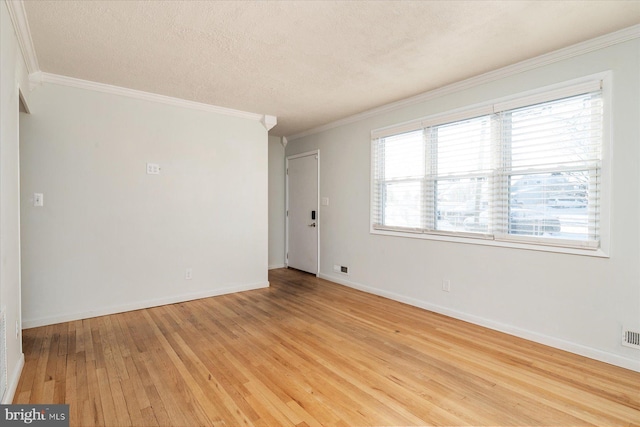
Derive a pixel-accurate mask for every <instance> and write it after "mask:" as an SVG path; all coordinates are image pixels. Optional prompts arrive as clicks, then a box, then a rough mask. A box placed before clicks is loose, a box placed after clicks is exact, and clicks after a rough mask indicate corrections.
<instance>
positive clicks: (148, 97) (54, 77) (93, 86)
mask: <svg viewBox="0 0 640 427" xmlns="http://www.w3.org/2000/svg"><path fill="white" fill-rule="evenodd" d="M29 81H30V83H31V85H32V86H38V85H40V84H42V83H52V84H57V85H62V86H70V87H75V88H79V89H86V90H91V91H95V92H103V93H108V94H112V95H120V96H126V97H128V98H134V99H141V100H144V101H151V102H158V103H161V104H167V105H173V106H175V107H182V108H189V109H192V110H199V111H206V112H209V113H216V114H222V115H226V116H232V117H239V118H242V119H249V120H255V121H258V122H260V123H262V124H263V125H264V126H265V128H267V126H269V125H271V127H273V126H275V125H276V123H277V118H276V117H275V116H269V115H265V114H258V113H249V112H246V111H240V110H234V109H231V108H225V107H218V106H216V105H211V104H204V103H201V102H195V101H187V100H186V99H181V98H173V97H171V96H165V95H159V94H156V93H151V92H144V91H141V90H135V89H128V88H124V87H120V86H113V85H108V84H105V83H97V82H92V81H89V80H81V79H76V78H73V77H66V76H61V75H58V74H50V73H43V72H36V73H33V74H30V75H29ZM268 129H271V128H267V130H268Z"/></svg>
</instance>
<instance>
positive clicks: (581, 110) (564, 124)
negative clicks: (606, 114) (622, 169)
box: [503, 94, 602, 170]
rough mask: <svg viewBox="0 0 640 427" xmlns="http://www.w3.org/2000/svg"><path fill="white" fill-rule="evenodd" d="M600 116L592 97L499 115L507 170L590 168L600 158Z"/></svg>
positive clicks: (599, 105) (597, 101) (596, 100)
mask: <svg viewBox="0 0 640 427" xmlns="http://www.w3.org/2000/svg"><path fill="white" fill-rule="evenodd" d="M601 114H602V102H601V99H600V97H599V96H596V95H592V94H585V95H580V96H575V97H572V98H566V99H561V100H557V101H553V102H546V103H543V104H538V105H533V106H529V107H525V108H520V109H517V110H513V111H511V112H507V113H503V116H504V117H505V123H506V124H508V126H505V129H504V131H505V139H506V141H510V143H511V146H510V152H511V160H510V161H511V169H513V170H516V169H525V168H528V169H530V168H545V169H551V168H570V167H576V168H580V167H591V166H592V165H593V164H594V163H595V162H597V161H598V159H599V158H600V144H601V139H602V120H601ZM509 118H510V121H509ZM509 132H510V133H509Z"/></svg>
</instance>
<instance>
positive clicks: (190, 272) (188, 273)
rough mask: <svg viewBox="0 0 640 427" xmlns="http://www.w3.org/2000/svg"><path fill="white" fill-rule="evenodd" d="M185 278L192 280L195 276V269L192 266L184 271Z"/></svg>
mask: <svg viewBox="0 0 640 427" xmlns="http://www.w3.org/2000/svg"><path fill="white" fill-rule="evenodd" d="M184 278H185V279H186V280H191V279H192V278H193V269H192V268H187V270H186V271H185V273H184Z"/></svg>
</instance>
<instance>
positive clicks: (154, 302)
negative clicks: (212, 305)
mask: <svg viewBox="0 0 640 427" xmlns="http://www.w3.org/2000/svg"><path fill="white" fill-rule="evenodd" d="M268 287H269V282H260V283H248V284H245V285H237V286H230V287H226V288H219V289H213V290H210V291H205V292H197V293H192V294H182V295H175V296H171V297H166V298H158V299H151V300H145V301H137V302H133V303H129V304H122V305H118V306H111V307H104V308H99V309H95V310H89V311H82V312H75V313H65V314H60V315H56V316H49V317H41V318H37V319H23V321H22V327H23V328H24V329H29V328H36V327H38V326H47V325H54V324H56V323H62V322H71V321H74V320H81V319H89V318H91V317H98V316H106V315H109V314H116V313H124V312H126V311H133V310H140V309H143V308H151V307H158V306H161V305H167V304H175V303H179V302H185V301H192V300H196V299H202V298H209V297H215V296H219V295H226V294H232V293H236V292H244V291H251V290H254V289H262V288H268Z"/></svg>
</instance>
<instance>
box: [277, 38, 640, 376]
mask: <svg viewBox="0 0 640 427" xmlns="http://www.w3.org/2000/svg"><path fill="white" fill-rule="evenodd" d="M639 56H640V40H638V39H634V40H631V41H627V42H624V43H620V44H617V45H614V46H610V47H607V48H603V49H598V50H595V51H592V52H590V53H587V54H582V55H580V56H576V57H572V58H566V59H563V60H561V61H559V62H555V63H552V64H547V65H545V64H541V65H540V67H538V68H535V69H530V70H528V71H525V72H521V73H519V74H515V75H510V76H505V77H504V78H502V79H500V80H496V81H492V82H489V83H483V84H478V85H476V86H473V87H468V88H466V89H461V90H460V91H458V92H455V93H450V94H447V95H443V96H441V97H439V98H435V99H431V100H427V101H424V102H423V103H421V104H417V105H412V106H405V107H404V108H402V109H396V110H393V111H388V112H381V113H380V114H378V115H375V116H372V117H368V118H364V119H362V120H360V121H358V122H354V123H350V124H345V125H343V126H341V127H337V128H334V129H330V130H326V131H324V132H320V133H317V134H313V135H309V136H306V137H302V138H299V139H295V140H293V141H290V142H289V144H288V145H287V149H286V155H287V156H289V155H293V154H296V153H301V152H305V151H309V150H314V149H318V148H319V149H321V150H322V156H323V162H322V164H321V172H320V176H321V182H320V192H321V197H328V198H329V199H330V201H331V203H330V204H329V206H323V207H322V215H320V218H322V221H323V222H322V227H321V242H322V243H321V248H320V250H321V257H320V259H321V260H322V263H321V265H320V275H321V276H322V277H325V278H328V279H331V280H335V281H337V282H340V283H343V284H346V285H348V286H353V287H356V288H360V289H364V290H366V291H369V292H372V293H377V294H380V295H384V296H387V297H390V298H394V299H397V300H400V301H405V302H407V303H410V304H414V305H417V306H421V307H425V308H427V309H430V310H433V311H438V312H441V313H445V314H448V315H451V316H454V317H458V318H462V319H465V320H469V321H471V322H474V323H478V324H482V325H486V326H488V327H491V328H495V329H499V330H503V331H506V332H509V333H512V334H515V335H518V336H522V337H525V338H528V339H532V340H535V341H538V342H543V343H546V344H549V345H552V346H555V347H559V348H563V349H566V350H569V351H572V352H575V353H579V354H583V355H587V356H589V357H593V358H596V359H600V360H604V361H607V362H610V363H614V364H618V365H620V366H625V367H628V368H631V369H637V370H640V351H638V350H635V349H632V348H628V347H623V346H622V345H621V334H622V328H623V325H624V326H627V327H629V328H631V329H634V330H640V263H639V262H638V260H639V259H640V239H639V238H638V236H639V235H640V229H639V227H640V221H639V218H640V197H639V195H640V175H639V170H640V168H638V164H640V162H639V160H640V144H639V143H638V141H640V126H639V120H638V118H639V117H640V79H639V77H638V76H640V57H639ZM608 70H611V72H612V75H613V77H612V79H613V92H612V98H611V99H612V105H608V108H610V112H611V117H610V119H611V131H612V141H611V161H612V167H611V180H612V181H611V182H612V191H611V195H610V196H611V197H610V202H611V214H612V220H611V222H610V226H611V240H610V243H611V247H610V257H609V258H597V257H588V256H579V255H568V254H559V253H549V252H541V251H532V250H523V249H515V248H504V247H492V246H480V245H473V244H464V243H454V242H445V241H435V240H421V239H412V238H405V237H396V236H384V235H374V234H370V233H369V194H370V170H371V169H370V162H371V160H370V145H371V137H370V132H371V130H372V129H377V128H381V127H384V126H390V125H393V124H398V123H402V122H405V121H408V120H412V119H417V118H420V117H425V116H429V115H432V114H436V113H441V112H446V111H448V110H452V109H456V108H462V107H465V106H468V105H473V104H476V103H481V102H487V101H490V100H493V99H498V98H500V97H505V96H509V95H513V94H517V93H520V92H524V91H528V90H533V89H536V88H540V87H544V86H547V85H552V84H557V83H560V82H564V81H569V80H572V79H576V78H581V77H583V76H588V75H591V74H595V73H600V72H604V71H608ZM334 264H337V265H343V266H348V267H349V275H348V276H347V275H342V274H340V273H335V272H334V271H333V265H334ZM443 279H448V280H450V281H451V291H450V292H443V291H442V281H443Z"/></svg>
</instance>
